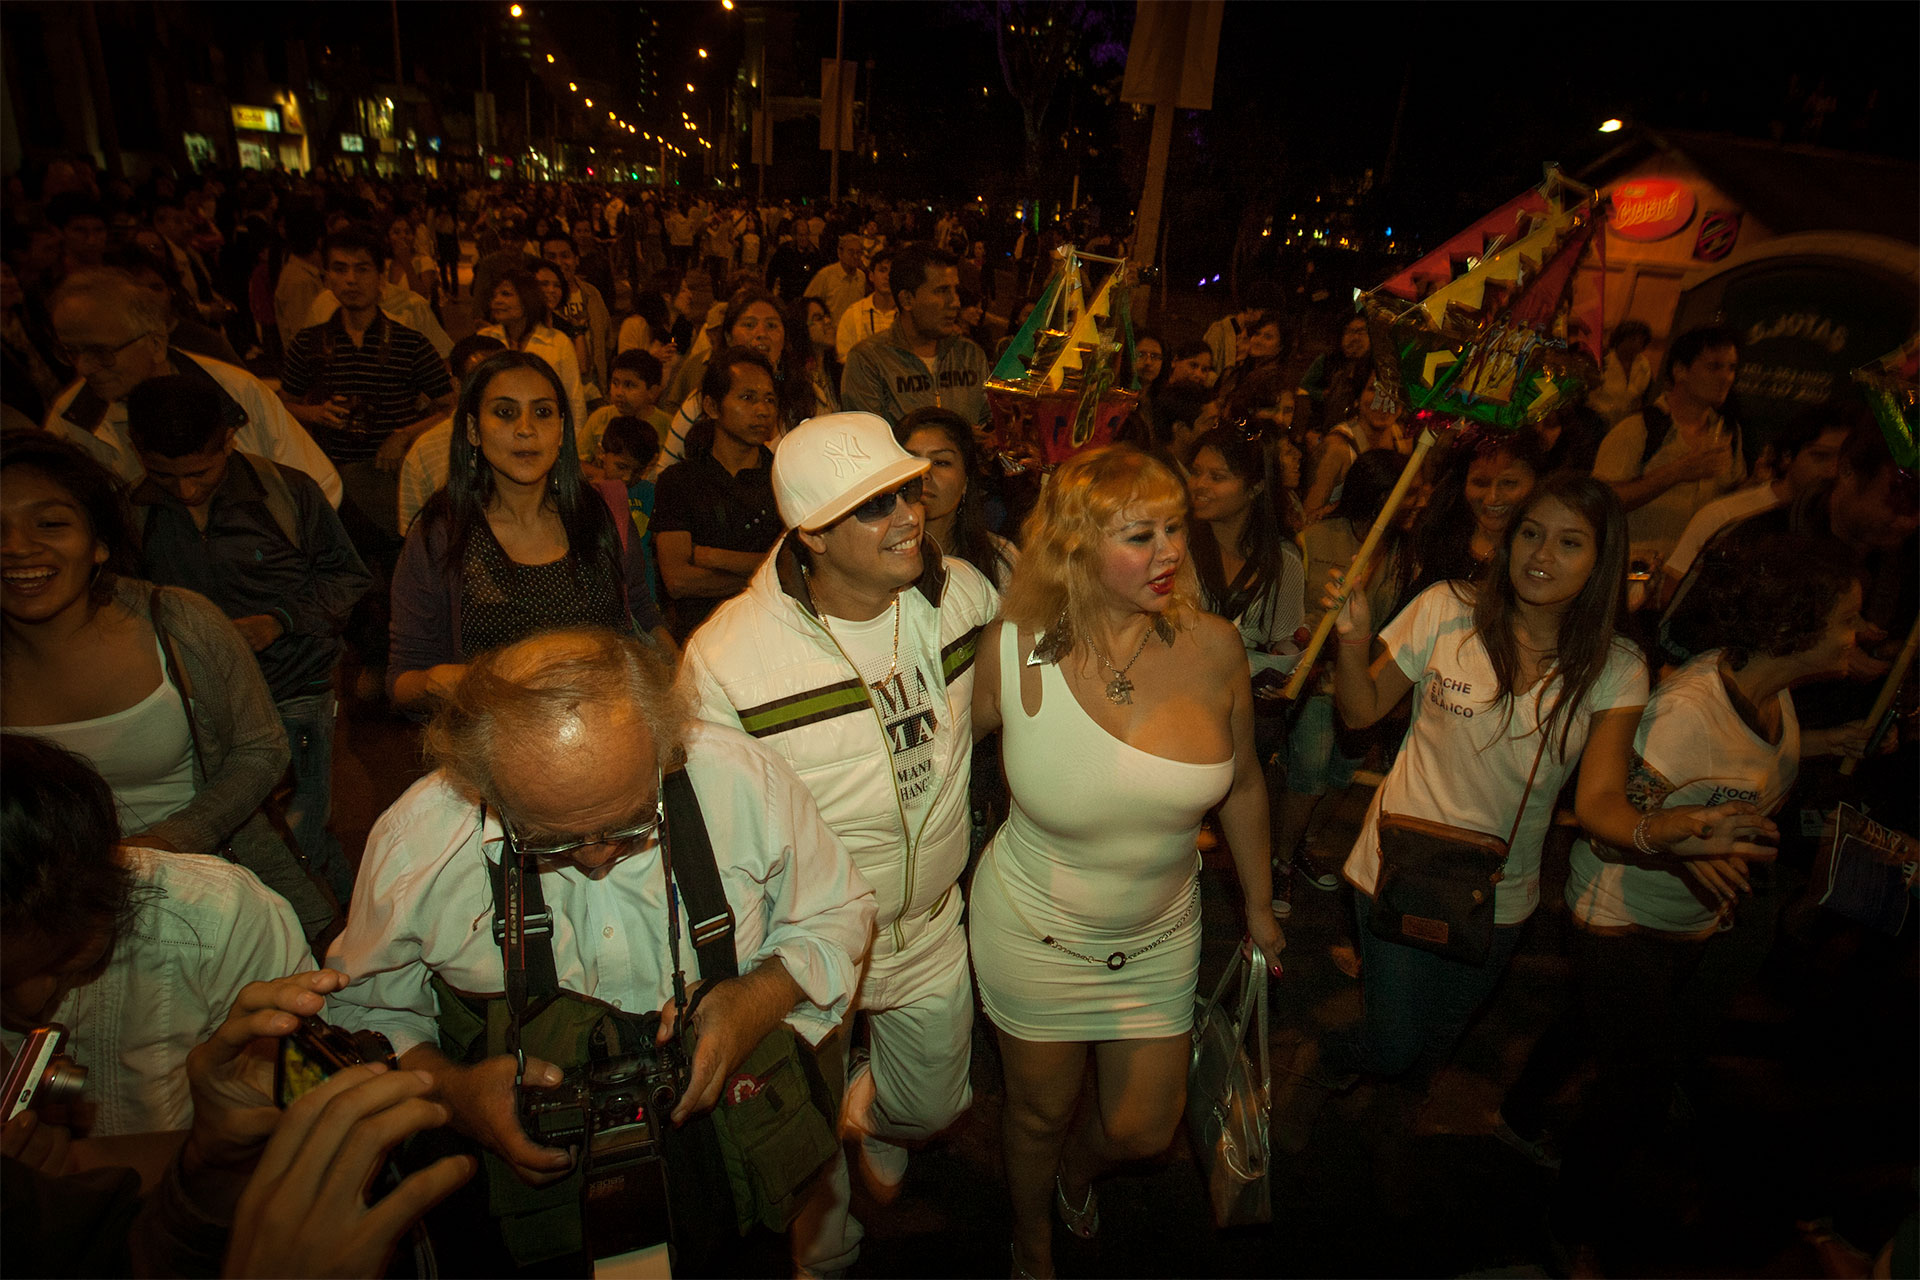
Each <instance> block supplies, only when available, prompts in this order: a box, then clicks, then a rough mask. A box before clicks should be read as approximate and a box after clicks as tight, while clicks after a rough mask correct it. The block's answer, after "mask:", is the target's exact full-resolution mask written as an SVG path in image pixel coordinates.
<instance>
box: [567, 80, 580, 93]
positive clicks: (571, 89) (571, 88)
mask: <svg viewBox="0 0 1920 1280" xmlns="http://www.w3.org/2000/svg"><path fill="white" fill-rule="evenodd" d="M567 92H568V93H578V92H580V86H579V85H577V84H575V83H574V82H573V81H571V80H569V81H567Z"/></svg>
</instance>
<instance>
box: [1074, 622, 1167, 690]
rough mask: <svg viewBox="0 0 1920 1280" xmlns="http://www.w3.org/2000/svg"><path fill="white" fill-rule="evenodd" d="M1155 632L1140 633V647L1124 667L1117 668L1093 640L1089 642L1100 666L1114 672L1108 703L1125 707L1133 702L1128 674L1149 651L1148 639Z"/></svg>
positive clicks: (1150, 630)
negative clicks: (1141, 656) (1142, 655)
mask: <svg viewBox="0 0 1920 1280" xmlns="http://www.w3.org/2000/svg"><path fill="white" fill-rule="evenodd" d="M1153 632H1154V629H1153V628H1152V627H1148V628H1147V629H1146V630H1145V631H1142V632H1141V633H1140V646H1139V648H1137V649H1135V650H1134V651H1133V656H1132V657H1131V658H1128V659H1127V665H1126V666H1124V667H1116V666H1114V665H1113V664H1112V663H1111V662H1108V661H1107V655H1106V654H1104V653H1102V652H1100V649H1099V646H1097V645H1095V644H1094V643H1093V641H1091V640H1089V641H1087V647H1088V648H1089V649H1092V650H1093V656H1094V657H1096V658H1098V659H1100V665H1101V666H1103V667H1105V668H1106V669H1107V670H1109V671H1111V672H1113V679H1111V680H1109V681H1107V701H1108V702H1111V703H1114V704H1116V705H1118V706H1123V707H1124V706H1127V705H1128V704H1130V703H1131V702H1132V701H1133V681H1131V680H1129V679H1127V672H1129V671H1131V670H1133V664H1134V663H1136V662H1138V661H1140V655H1141V654H1143V653H1145V652H1146V651H1147V637H1148V636H1150V635H1152V634H1153Z"/></svg>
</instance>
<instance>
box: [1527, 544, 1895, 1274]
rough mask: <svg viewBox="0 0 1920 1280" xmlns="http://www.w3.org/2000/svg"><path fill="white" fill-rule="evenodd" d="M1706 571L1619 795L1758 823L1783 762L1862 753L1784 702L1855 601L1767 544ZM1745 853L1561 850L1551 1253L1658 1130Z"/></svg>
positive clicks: (1838, 640)
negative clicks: (1562, 1102) (1563, 949)
mask: <svg viewBox="0 0 1920 1280" xmlns="http://www.w3.org/2000/svg"><path fill="white" fill-rule="evenodd" d="M1709 554H1710V555H1711V554H1712V553H1709ZM1711 567H1712V568H1713V570H1714V572H1712V573H1709V574H1707V575H1705V576H1704V577H1703V578H1702V580H1701V588H1700V589H1701V591H1702V593H1703V596H1704V599H1703V600H1702V605H1703V609H1704V612H1703V614H1702V618H1703V622H1704V623H1705V625H1704V626H1703V629H1702V635H1703V636H1704V637H1708V638H1709V639H1710V642H1711V643H1713V644H1714V645H1716V646H1717V647H1716V648H1714V649H1713V650H1711V651H1710V652H1705V653H1701V654H1700V655H1698V656H1697V657H1695V658H1694V659H1693V660H1692V661H1690V662H1688V663H1687V664H1686V665H1685V666H1683V667H1681V668H1680V669H1679V670H1678V671H1676V672H1674V673H1673V674H1671V675H1670V676H1668V677H1667V679H1666V680H1664V681H1663V682H1662V683H1661V685H1660V687H1659V688H1658V689H1656V690H1655V691H1654V694H1653V697H1652V698H1651V699H1649V700H1648V702H1647V709H1646V713H1645V714H1644V715H1643V716H1642V717H1641V720H1640V727H1639V729H1638V731H1637V732H1636V733H1635V734H1634V739H1633V758H1632V765H1631V770H1630V772H1629V774H1628V779H1627V796H1628V799H1629V800H1630V801H1631V802H1632V803H1633V806H1634V808H1635V809H1636V810H1638V811H1640V812H1641V813H1643V814H1646V815H1648V816H1652V815H1655V814H1661V813H1668V812H1672V811H1673V809H1674V808H1675V807H1676V806H1690V805H1701V804H1706V805H1718V804H1723V803H1725V802H1727V801H1737V802H1744V803H1746V804H1750V805H1752V806H1754V807H1755V809H1756V810H1757V811H1758V812H1759V813H1761V814H1769V813H1772V812H1774V811H1775V810H1776V809H1778V808H1779V807H1780V805H1781V804H1782V803H1783V802H1784V801H1785V800H1786V797H1787V793H1788V792H1789V791H1790V790H1792V788H1793V784H1794V779H1795V777H1796V776H1797V774H1798V772H1799V762H1800V757H1801V756H1803V755H1811V754H1837V755H1848V754H1850V755H1854V756H1858V755H1859V754H1860V752H1861V750H1862V749H1863V748H1864V746H1865V741H1866V736H1867V726H1866V725H1865V724H1864V723H1859V724H1853V725H1843V726H1840V727H1838V728H1836V729H1831V730H1825V731H1820V730H1808V731H1806V732H1805V733H1803V732H1802V731H1801V729H1800V726H1799V722H1798V720H1797V719H1796V718H1795V716H1794V708H1793V695H1792V693H1791V692H1790V690H1791V687H1792V686H1793V685H1794V684H1796V683H1799V682H1802V681H1805V680H1809V679H1819V678H1822V677H1829V678H1830V677H1832V676H1835V675H1837V674H1840V673H1842V672H1844V671H1845V670H1846V666H1847V655H1848V653H1849V651H1850V650H1851V649H1852V648H1853V637H1854V631H1855V630H1856V628H1857V627H1858V626H1859V625H1860V601H1861V591H1860V585H1859V582H1858V581H1857V580H1856V579H1855V578H1854V576H1853V574H1852V573H1851V571H1850V570H1849V568H1848V566H1847V565H1846V564H1844V563H1842V562H1839V561H1837V560H1835V559H1833V558H1832V557H1830V556H1826V555H1824V554H1823V553H1822V551H1821V549H1820V547H1819V546H1818V545H1817V544H1814V543H1812V542H1810V541H1808V540H1806V539H1802V538H1795V537H1789V536H1786V535H1780V536H1777V537H1771V538H1767V539H1763V540H1760V541H1758V542H1755V543H1752V544H1750V545H1748V546H1745V547H1743V548H1741V550H1740V552H1739V554H1738V555H1737V557H1736V556H1732V555H1726V554H1724V553H1722V554H1721V555H1719V556H1718V557H1715V559H1714V561H1712V562H1711ZM1761 856H1763V857H1765V858H1771V857H1772V854H1771V852H1765V853H1764V854H1762V855H1761ZM1751 861H1753V858H1752V857H1750V856H1733V857H1725V858H1698V859H1691V860H1678V859H1675V858H1672V857H1670V856H1665V855H1660V854H1648V853H1645V852H1643V851H1640V850H1638V849H1636V848H1635V847H1634V846H1633V844H1631V843H1626V844H1615V843H1612V842H1609V841H1606V840H1604V839H1602V838H1599V837H1597V836H1583V837H1582V838H1581V839H1580V840H1579V841H1577V842H1576V843H1575V844H1574V846H1573V859H1572V869H1571V873H1570V874H1569V876H1568V879H1567V905H1568V907H1569V908H1570V909H1571V910H1572V912H1573V919H1574V925H1575V928H1574V930H1573V931H1572V934H1571V936H1570V939H1569V948H1568V949H1569V952H1570V954H1571V958H1572V961H1573V980H1574V987H1575V990H1576V992H1577V997H1578V998H1577V1000H1576V1008H1577V1010H1578V1019H1579V1022H1580V1023H1582V1024H1584V1030H1585V1032H1586V1034H1585V1035H1584V1036H1582V1037H1577V1039H1580V1040H1584V1042H1585V1043H1586V1044H1587V1045H1590V1046H1591V1049H1592V1052H1593V1054H1594V1056H1595V1057H1596V1059H1597V1060H1598V1065H1599V1074H1598V1077H1597V1078H1596V1080H1595V1081H1594V1084H1593V1087H1592V1088H1591V1089H1590V1090H1589V1091H1588V1094H1587V1097H1588V1099H1589V1102H1588V1105H1587V1107H1586V1108H1585V1112H1584V1114H1583V1116H1582V1118H1581V1121H1580V1123H1579V1125H1578V1127H1577V1128H1576V1130H1575V1132H1574V1134H1573V1135H1572V1141H1571V1143H1570V1145H1569V1147H1568V1151H1567V1159H1566V1166H1565V1168H1564V1170H1563V1171H1562V1175H1561V1184H1560V1185H1561V1193H1562V1194H1561V1197H1560V1199H1561V1201H1562V1206H1561V1208H1562V1210H1563V1212H1562V1213H1560V1214H1559V1215H1557V1216H1558V1219H1559V1220H1558V1224H1557V1225H1558V1226H1559V1228H1560V1229H1561V1230H1562V1233H1563V1234H1562V1240H1563V1242H1564V1243H1567V1244H1590V1243H1592V1242H1593V1241H1594V1239H1595V1237H1596V1234H1597V1232H1596V1230H1595V1228H1596V1227H1597V1226H1598V1225H1599V1223H1600V1222H1601V1221H1603V1219H1602V1218H1601V1217H1600V1216H1599V1215H1611V1214H1613V1213H1616V1212H1623V1211H1626V1210H1627V1206H1626V1205H1625V1204H1624V1203H1615V1201H1614V1200H1613V1199H1612V1197H1613V1196H1614V1195H1615V1189H1614V1184H1615V1183H1616V1182H1617V1181H1619V1180H1620V1179H1621V1178H1624V1176H1625V1170H1624V1169H1623V1168H1622V1161H1623V1160H1624V1159H1625V1158H1627V1157H1628V1156H1630V1154H1631V1153H1632V1152H1633V1151H1634V1150H1636V1149H1637V1148H1639V1147H1640V1146H1641V1145H1642V1144H1644V1143H1645V1142H1647V1141H1648V1140H1649V1139H1650V1138H1652V1137H1653V1136H1654V1132H1655V1129H1654V1127H1655V1126H1659V1125H1662V1124H1664V1123H1665V1119H1666V1115H1667V1104H1668V1099H1669V1097H1670V1096H1671V1094H1672V1090H1673V1086H1674V1083H1675V1081H1676V1078H1677V1076H1678V1073H1679V1070H1680V1067H1681V1064H1682V1062H1683V1060H1684V1059H1685V1058H1686V1057H1687V1056H1688V1053H1687V1049H1686V1046H1687V1045H1688V1044H1690V1043H1698V1039H1699V1037H1698V1035H1697V1030H1698V1028H1699V1027H1700V1026H1702V1025H1706V1024H1711V1023H1713V1022H1715V1021H1717V1016H1718V1015H1719V1014H1720V1013H1723V1012H1724V1010H1720V1009H1714V1008H1710V1007H1708V1005H1709V1003H1710V1001H1711V997H1706V996H1703V994H1702V993H1700V992H1697V991H1695V990H1693V989H1692V979H1693V976H1694V974H1695V972H1696V971H1697V970H1698V968H1699V964H1700V960H1701V957H1702V956H1703V955H1704V954H1705V952H1706V949H1707V947H1708V946H1709V945H1710V944H1711V943H1712V941H1713V939H1714V938H1715V937H1716V935H1717V933H1718V932H1719V931H1722V930H1725V929H1730V928H1733V927H1735V917H1734V908H1735V906H1736V904H1737V902H1738V901H1739V898H1740V895H1741V894H1744V893H1748V892H1751V888H1752V886H1751V884H1750V882H1749V880H1748V874H1747V871H1748V864H1749V863H1750V862H1751ZM1725 994H1730V992H1729V993H1725ZM1549 1039H1550V1040H1552V1041H1553V1042H1554V1044H1553V1047H1551V1048H1549V1047H1547V1046H1546V1045H1545V1044H1543V1045H1542V1046H1541V1047H1540V1048H1538V1049H1537V1050H1536V1053H1535V1056H1534V1058H1533V1059H1532V1060H1531V1061H1529V1063H1528V1065H1527V1069H1526V1070H1525V1071H1524V1072H1522V1074H1521V1078H1520V1080H1518V1081H1516V1082H1515V1084H1514V1087H1513V1089H1512V1091H1511V1092H1510V1093H1509V1095H1508V1101H1507V1104H1506V1105H1505V1106H1504V1107H1503V1109H1502V1110H1503V1112H1504V1114H1505V1117H1506V1118H1505V1123H1507V1124H1510V1125H1511V1126H1512V1131H1513V1132H1515V1133H1517V1134H1518V1135H1519V1136H1520V1138H1521V1145H1522V1146H1523V1147H1524V1146H1525V1145H1526V1144H1529V1143H1531V1144H1535V1145H1536V1146H1537V1145H1538V1144H1539V1143H1540V1142H1541V1138H1542V1136H1543V1134H1542V1127H1541V1123H1540V1121H1541V1119H1542V1112H1543V1110H1544V1103H1545V1100H1546V1099H1547V1098H1548V1097H1550V1096H1551V1095H1552V1093H1553V1092H1554V1091H1555V1090H1556V1089H1557V1087H1558V1085H1559V1084H1560V1083H1562V1081H1563V1080H1564V1078H1565V1076H1566V1074H1567V1067H1568V1065H1569V1057H1570V1055H1568V1054H1567V1053H1566V1052H1565V1047H1564V1046H1563V1045H1562V1043H1561V1037H1560V1036H1559V1035H1554V1036H1551V1037H1549Z"/></svg>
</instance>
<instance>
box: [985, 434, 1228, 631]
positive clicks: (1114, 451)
mask: <svg viewBox="0 0 1920 1280" xmlns="http://www.w3.org/2000/svg"><path fill="white" fill-rule="evenodd" d="M1167 503H1171V504H1172V505H1174V506H1177V507H1178V508H1179V509H1180V510H1181V511H1182V512H1184V511H1185V510H1186V508H1187V487H1186V485H1185V484H1184V483H1182V482H1181V480H1180V477H1179V476H1177V475H1175V474H1174V473H1173V472H1172V471H1171V470H1169V469H1168V468H1167V466H1166V464H1165V463H1163V462H1161V461H1160V460H1159V459H1157V458H1155V457H1153V456H1151V455H1150V454H1146V453H1142V452H1141V451H1140V450H1138V449H1136V448H1134V447H1133V446H1131V445H1112V446H1109V447H1107V448H1104V449H1089V450H1087V451H1086V452H1084V453H1080V454H1077V455H1075V456H1074V457H1073V458H1071V459H1069V460H1068V461H1067V462H1065V463H1062V464H1061V466H1060V468H1059V469H1058V470H1056V471H1055V472H1054V473H1053V475H1052V476H1051V477H1050V478H1049V479H1048V481H1047V484H1046V487H1045V488H1044V489H1043V490H1041V493H1040V501H1039V503H1038V504H1037V505H1036V506H1035V507H1034V509H1033V514H1031V515H1029V516H1028V517H1027V522H1026V524H1025V525H1024V526H1023V527H1022V529H1021V540H1020V560H1019V563H1018V564H1017V565H1016V566H1015V567H1014V571H1013V582H1012V584H1011V585H1010V586H1009V587H1008V588H1007V594H1006V598H1005V599H1004V601H1003V602H1002V609H1001V612H1002V614H1003V616H1005V617H1006V619H1007V620H1008V621H1009V622H1012V623H1013V624H1014V625H1015V626H1018V627H1021V628H1023V629H1025V630H1027V631H1030V632H1033V633H1034V634H1036V635H1038V634H1041V633H1046V634H1047V635H1048V636H1049V638H1054V639H1056V643H1059V642H1060V641H1064V643H1063V644H1060V646H1059V647H1058V648H1057V649H1056V652H1058V653H1060V654H1062V655H1064V654H1065V652H1066V650H1067V648H1069V647H1071V646H1072V645H1073V644H1074V643H1076V642H1077V641H1079V640H1081V639H1084V638H1085V637H1087V636H1090V635H1097V634H1099V632H1098V629H1097V628H1098V624H1099V621H1100V595H1101V585H1100V553H1101V548H1102V546H1103V545H1104V544H1105V542H1106V539H1107V533H1108V529H1109V527H1110V526H1111V525H1112V524H1113V523H1114V521H1115V520H1116V519H1118V518H1120V517H1121V516H1123V515H1125V514H1126V513H1127V512H1130V511H1133V510H1136V509H1138V508H1141V507H1147V506H1157V505H1161V504H1167ZM1200 608H1201V605H1200V580H1199V578H1198V577H1197V576H1196V575H1195V573H1194V569H1193V557H1192V556H1188V557H1187V558H1186V559H1184V560H1182V561H1181V562H1180V570H1179V572H1178V574H1177V575H1176V576H1175V578H1174V586H1173V598H1172V603H1171V604H1170V605H1169V606H1168V608H1167V611H1166V613H1165V615H1163V616H1165V618H1166V619H1167V621H1168V622H1170V623H1172V624H1173V625H1174V626H1175V627H1184V626H1186V625H1187V624H1188V622H1189V621H1190V620H1191V618H1192V616H1193V614H1195V613H1197V612H1199V611H1200ZM1062 623H1064V624H1065V627H1066V633H1065V635H1064V636H1058V635H1057V633H1058V631H1059V628H1060V627H1061V625H1062ZM1049 647H1050V648H1051V647H1053V646H1051V645H1050V646H1049Z"/></svg>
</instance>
